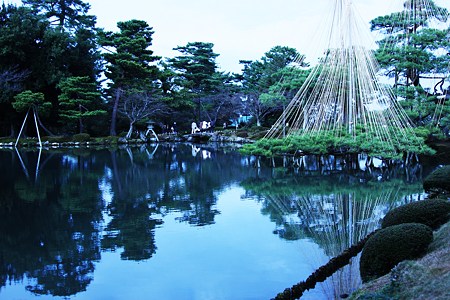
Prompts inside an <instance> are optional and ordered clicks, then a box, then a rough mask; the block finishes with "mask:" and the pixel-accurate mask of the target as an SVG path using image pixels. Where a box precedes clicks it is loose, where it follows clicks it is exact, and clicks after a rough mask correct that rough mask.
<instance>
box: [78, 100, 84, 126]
mask: <svg viewBox="0 0 450 300" xmlns="http://www.w3.org/2000/svg"><path fill="white" fill-rule="evenodd" d="M78 109H79V110H80V115H81V113H82V108H81V105H79V106H78ZM78 122H79V127H80V133H83V130H84V127H83V118H82V117H80V118H79V119H78Z"/></svg>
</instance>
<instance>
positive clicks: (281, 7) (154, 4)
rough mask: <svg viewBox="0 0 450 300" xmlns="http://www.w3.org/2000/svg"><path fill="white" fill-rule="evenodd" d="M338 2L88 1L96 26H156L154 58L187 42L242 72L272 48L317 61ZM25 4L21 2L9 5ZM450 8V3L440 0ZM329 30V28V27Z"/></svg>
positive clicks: (366, 3) (374, 7)
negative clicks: (136, 22)
mask: <svg viewBox="0 0 450 300" xmlns="http://www.w3.org/2000/svg"><path fill="white" fill-rule="evenodd" d="M332 1H335V0H279V1H273V0H189V1H187V0H147V1H144V0H126V1H124V0H88V1H85V2H88V3H90V4H91V11H90V12H91V14H93V15H96V16H97V24H98V26H99V27H103V28H105V29H107V30H112V31H115V30H116V26H115V25H116V23H117V22H118V21H126V20H130V19H141V20H145V21H147V23H148V24H149V25H150V26H152V27H153V29H154V31H155V34H154V35H153V38H154V40H153V47H152V49H153V51H154V52H155V55H159V56H163V57H173V56H175V55H177V54H178V53H177V52H175V51H172V49H173V48H174V47H177V46H182V45H186V44H187V43H188V42H211V43H214V45H215V46H214V51H215V52H216V53H218V54H220V56H219V57H218V59H217V62H218V64H219V66H220V68H221V70H222V71H231V72H239V71H240V70H241V68H240V65H239V60H241V59H246V60H257V59H260V58H261V57H262V56H263V55H264V53H265V52H267V51H269V50H270V48H272V47H274V46H276V45H281V46H289V47H293V48H296V49H297V50H298V51H299V52H300V53H302V54H305V55H306V57H307V61H309V62H314V60H315V59H316V58H317V57H318V56H320V53H321V49H320V46H318V45H316V44H317V43H314V38H315V36H317V35H318V34H319V33H320V32H321V31H323V30H324V29H323V27H324V19H325V18H326V16H327V15H328V14H329V13H330V10H331V7H332V5H331V4H332V3H333V2H332ZM403 1H404V0H353V2H354V5H355V7H356V8H357V10H358V12H359V13H360V15H361V17H362V18H363V19H364V20H367V23H368V22H369V20H371V19H373V18H374V17H377V16H380V15H385V14H388V13H390V12H393V11H398V10H399V5H400V8H401V3H402V2H403ZM5 2H11V3H16V4H20V3H21V1H20V0H5ZM435 2H436V4H438V5H441V6H443V7H446V8H448V9H450V1H449V0H435ZM325 26H326V25H325Z"/></svg>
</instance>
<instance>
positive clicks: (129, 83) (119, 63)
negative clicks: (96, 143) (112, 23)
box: [100, 20, 159, 135]
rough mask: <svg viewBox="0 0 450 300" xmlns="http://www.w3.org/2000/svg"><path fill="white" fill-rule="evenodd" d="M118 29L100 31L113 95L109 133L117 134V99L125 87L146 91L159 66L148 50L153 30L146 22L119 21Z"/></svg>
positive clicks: (118, 99) (151, 52) (107, 74)
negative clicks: (105, 50)
mask: <svg viewBox="0 0 450 300" xmlns="http://www.w3.org/2000/svg"><path fill="white" fill-rule="evenodd" d="M117 27H118V28H119V30H120V31H119V32H116V33H113V32H101V40H100V43H101V45H102V46H103V47H104V48H105V49H107V52H105V53H104V60H105V62H106V72H105V75H106V77H107V78H108V79H109V80H110V82H109V88H110V91H111V92H112V93H113V94H114V99H113V101H112V116H111V128H110V135H116V123H117V112H118V108H119V102H120V99H121V96H122V94H123V92H124V91H125V90H126V89H132V88H134V89H141V90H145V89H146V88H147V87H149V86H150V85H152V84H153V83H154V81H155V80H156V78H157V74H158V69H157V67H156V66H155V65H154V63H155V62H156V61H157V60H158V59H159V57H157V56H153V51H152V50H150V49H149V48H150V46H151V45H152V35H153V33H154V32H153V30H152V27H150V26H149V25H148V24H147V23H146V22H145V21H141V20H130V21H126V22H118V23H117Z"/></svg>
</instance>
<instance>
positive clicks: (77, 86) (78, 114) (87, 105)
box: [58, 76, 106, 133]
mask: <svg viewBox="0 0 450 300" xmlns="http://www.w3.org/2000/svg"><path fill="white" fill-rule="evenodd" d="M58 87H59V88H60V89H61V94H60V95H59V96H58V99H59V102H60V110H59V113H60V116H61V117H62V118H64V119H66V120H68V121H73V120H76V121H78V122H79V132H80V133H81V132H83V119H85V118H89V117H95V116H99V115H104V114H106V111H105V110H102V109H95V106H98V105H99V102H100V96H101V94H100V92H99V91H98V88H97V84H96V83H95V82H92V81H91V79H90V78H89V77H87V76H84V77H69V78H66V79H63V80H61V82H60V83H59V85H58Z"/></svg>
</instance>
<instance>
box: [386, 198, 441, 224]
mask: <svg viewBox="0 0 450 300" xmlns="http://www.w3.org/2000/svg"><path fill="white" fill-rule="evenodd" d="M449 218H450V202H449V201H447V200H444V199H428V200H424V201H418V202H412V203H408V204H405V205H403V206H400V207H397V208H394V209H393V210H391V211H389V212H388V213H387V214H386V216H385V217H384V218H383V221H382V223H381V227H382V228H386V227H389V226H393V225H399V224H404V223H420V224H425V225H427V226H430V227H431V228H433V229H436V228H438V227H439V226H441V225H442V224H444V223H446V222H447V221H448V220H449Z"/></svg>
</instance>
